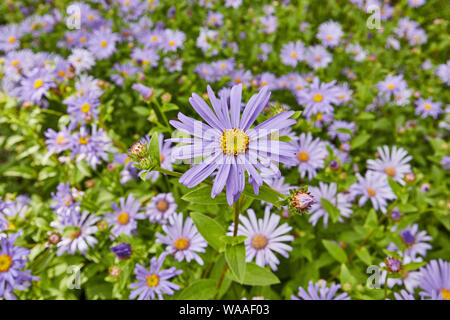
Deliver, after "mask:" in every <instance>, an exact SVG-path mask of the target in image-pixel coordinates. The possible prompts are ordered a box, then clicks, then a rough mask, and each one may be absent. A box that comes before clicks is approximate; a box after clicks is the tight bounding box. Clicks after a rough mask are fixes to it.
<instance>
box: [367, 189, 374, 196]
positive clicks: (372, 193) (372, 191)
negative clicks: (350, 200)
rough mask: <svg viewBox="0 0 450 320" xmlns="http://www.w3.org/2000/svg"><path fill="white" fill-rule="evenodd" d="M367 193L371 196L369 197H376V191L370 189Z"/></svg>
mask: <svg viewBox="0 0 450 320" xmlns="http://www.w3.org/2000/svg"><path fill="white" fill-rule="evenodd" d="M367 193H368V194H369V196H371V197H373V196H374V195H375V190H374V189H372V188H368V189H367Z"/></svg>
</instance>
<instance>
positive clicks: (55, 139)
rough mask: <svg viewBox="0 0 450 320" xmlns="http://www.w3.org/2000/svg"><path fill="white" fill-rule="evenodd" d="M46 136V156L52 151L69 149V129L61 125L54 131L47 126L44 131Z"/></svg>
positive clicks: (59, 151)
mask: <svg viewBox="0 0 450 320" xmlns="http://www.w3.org/2000/svg"><path fill="white" fill-rule="evenodd" d="M44 135H45V137H46V140H45V144H46V145H47V150H48V152H47V156H49V155H51V154H53V153H61V152H63V151H65V150H68V149H70V137H71V135H70V130H69V129H67V128H66V127H63V128H62V129H61V131H59V132H56V131H55V130H53V129H51V128H49V129H47V131H45V132H44Z"/></svg>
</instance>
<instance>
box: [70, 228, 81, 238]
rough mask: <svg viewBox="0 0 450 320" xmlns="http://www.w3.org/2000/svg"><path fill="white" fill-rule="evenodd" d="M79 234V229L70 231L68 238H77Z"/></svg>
mask: <svg viewBox="0 0 450 320" xmlns="http://www.w3.org/2000/svg"><path fill="white" fill-rule="evenodd" d="M80 235H81V230H77V231H74V232H72V233H71V234H70V235H69V238H70V239H72V240H75V239H76V238H78V237H79V236H80Z"/></svg>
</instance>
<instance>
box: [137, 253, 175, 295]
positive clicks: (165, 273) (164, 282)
mask: <svg viewBox="0 0 450 320" xmlns="http://www.w3.org/2000/svg"><path fill="white" fill-rule="evenodd" d="M166 257H167V253H162V254H161V255H160V256H159V258H158V259H156V257H153V258H152V259H151V260H150V270H148V269H146V268H145V267H144V266H142V265H140V264H136V267H135V269H134V273H135V274H136V279H137V280H138V281H137V282H134V283H132V284H131V285H130V288H131V289H133V290H132V291H131V293H130V299H134V298H136V297H138V300H155V299H156V297H158V299H159V300H163V299H164V298H163V293H165V294H168V295H173V294H174V290H179V289H180V286H179V285H177V284H174V283H172V282H170V281H168V279H170V278H173V277H175V276H177V275H179V274H181V273H182V272H183V271H182V270H177V269H176V268H175V267H171V268H169V269H164V270H161V267H162V265H163V263H164V260H165V259H166Z"/></svg>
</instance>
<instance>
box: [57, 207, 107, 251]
mask: <svg viewBox="0 0 450 320" xmlns="http://www.w3.org/2000/svg"><path fill="white" fill-rule="evenodd" d="M99 220H100V217H98V216H95V215H93V214H89V212H87V211H84V212H83V213H79V212H76V211H72V212H70V218H68V219H65V221H61V220H58V221H52V222H51V223H50V226H52V227H53V228H56V229H57V230H58V232H59V233H60V234H62V235H63V236H62V238H61V241H60V242H58V244H57V245H56V246H57V248H58V249H57V251H56V255H58V256H60V255H62V254H63V253H65V252H67V253H68V254H72V255H73V254H75V253H76V252H77V251H78V252H80V253H82V254H83V255H85V254H86V251H87V250H88V249H89V247H94V246H95V245H96V244H97V242H98V241H97V239H95V237H94V236H93V235H95V233H97V230H98V228H97V226H96V223H97V222H98V221H99ZM68 228H70V232H69V233H67V232H65V230H67V229H68Z"/></svg>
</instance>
